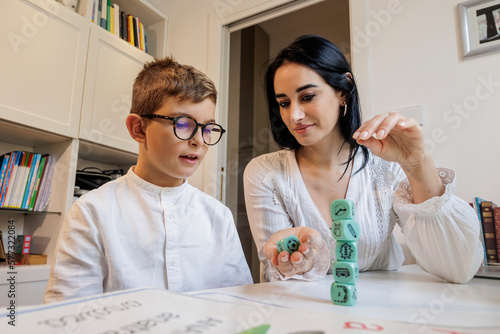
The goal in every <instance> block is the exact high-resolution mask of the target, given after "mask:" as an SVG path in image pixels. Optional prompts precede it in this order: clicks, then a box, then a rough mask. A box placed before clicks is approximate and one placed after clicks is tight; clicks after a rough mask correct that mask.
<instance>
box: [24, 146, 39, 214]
mask: <svg viewBox="0 0 500 334" xmlns="http://www.w3.org/2000/svg"><path fill="white" fill-rule="evenodd" d="M41 157H42V155H41V154H40V153H35V154H34V155H33V161H32V162H31V168H30V171H29V174H28V181H27V182H26V188H25V189H24V195H23V200H22V202H21V209H27V208H28V204H29V200H30V195H31V194H32V193H33V186H34V184H35V178H36V174H37V171H38V165H39V164H40V158H41Z"/></svg>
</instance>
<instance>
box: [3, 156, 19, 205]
mask: <svg viewBox="0 0 500 334" xmlns="http://www.w3.org/2000/svg"><path fill="white" fill-rule="evenodd" d="M16 159H17V151H15V152H12V153H11V155H10V161H9V165H8V166H7V172H6V174H5V180H4V184H3V186H2V194H1V197H0V207H2V206H4V203H5V198H6V195H7V190H8V188H9V183H10V178H11V176H12V169H13V168H14V165H15V163H16Z"/></svg>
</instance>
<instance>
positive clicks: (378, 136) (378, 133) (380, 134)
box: [376, 130, 385, 139]
mask: <svg viewBox="0 0 500 334" xmlns="http://www.w3.org/2000/svg"><path fill="white" fill-rule="evenodd" d="M384 135H385V131H384V130H380V131H379V132H377V137H376V138H377V139H382V137H384Z"/></svg>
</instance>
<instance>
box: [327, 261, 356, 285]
mask: <svg viewBox="0 0 500 334" xmlns="http://www.w3.org/2000/svg"><path fill="white" fill-rule="evenodd" d="M358 278H359V267H358V264H357V262H339V261H337V262H335V263H334V264H333V279H334V280H335V282H337V283H345V284H355V283H356V282H357V281H358Z"/></svg>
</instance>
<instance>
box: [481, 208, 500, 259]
mask: <svg viewBox="0 0 500 334" xmlns="http://www.w3.org/2000/svg"><path fill="white" fill-rule="evenodd" d="M494 206H496V205H495V204H494V203H493V202H491V201H483V202H481V204H480V207H481V223H482V224H483V234H484V244H485V246H486V256H487V258H488V264H491V263H498V255H497V241H496V236H495V222H494V220H493V207H494Z"/></svg>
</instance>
